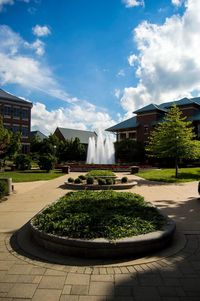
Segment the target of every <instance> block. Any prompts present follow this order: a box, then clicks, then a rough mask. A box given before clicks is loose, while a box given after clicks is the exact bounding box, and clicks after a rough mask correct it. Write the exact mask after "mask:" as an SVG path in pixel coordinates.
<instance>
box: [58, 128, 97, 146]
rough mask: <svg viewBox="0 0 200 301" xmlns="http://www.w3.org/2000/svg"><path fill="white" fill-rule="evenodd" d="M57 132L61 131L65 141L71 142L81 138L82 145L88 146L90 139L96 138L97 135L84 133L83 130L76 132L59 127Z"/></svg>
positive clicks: (89, 132) (88, 132)
mask: <svg viewBox="0 0 200 301" xmlns="http://www.w3.org/2000/svg"><path fill="white" fill-rule="evenodd" d="M56 130H59V131H60V133H61V134H62V136H63V137H64V138H65V140H71V139H75V138H79V140H80V143H83V144H88V140H89V138H90V137H96V136H97V134H96V133H95V132H91V131H83V130H75V129H67V128H60V127H57V129H56Z"/></svg>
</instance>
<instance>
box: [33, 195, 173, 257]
mask: <svg viewBox="0 0 200 301" xmlns="http://www.w3.org/2000/svg"><path fill="white" fill-rule="evenodd" d="M31 230H32V234H33V237H34V239H35V240H36V241H37V242H38V243H39V244H40V245H41V246H43V247H45V248H47V249H50V250H52V251H54V252H58V253H62V254H65V255H70V256H79V257H88V258H117V257H127V256H128V257H129V256H131V257H134V256H138V255H139V256H142V255H144V254H148V253H149V252H152V251H155V250H158V249H161V248H163V247H165V246H167V245H168V244H169V243H170V241H171V240H172V237H173V234H174V231H175V223H174V222H173V221H172V220H169V219H168V218H166V217H164V216H163V215H162V214H161V213H160V212H159V211H158V210H157V209H156V208H154V207H152V206H150V205H149V204H147V203H146V202H145V201H144V199H143V197H141V196H140V195H136V194H132V193H124V192H120V193H119V192H114V191H101V192H90V191H85V192H73V193H72V192H71V193H68V194H67V195H66V196H65V197H63V198H61V199H60V200H58V201H57V202H55V203H54V204H52V205H50V206H49V207H47V208H45V209H44V210H43V211H41V212H40V213H39V214H38V215H36V216H35V217H34V218H33V219H32V220H31Z"/></svg>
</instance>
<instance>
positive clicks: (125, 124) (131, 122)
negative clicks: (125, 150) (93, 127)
mask: <svg viewBox="0 0 200 301" xmlns="http://www.w3.org/2000/svg"><path fill="white" fill-rule="evenodd" d="M137 126H138V124H137V120H136V116H134V117H131V118H129V119H127V120H124V121H122V122H120V123H118V124H116V125H114V126H111V127H110V128H108V129H106V131H109V132H115V131H117V130H121V129H128V128H135V127H137Z"/></svg>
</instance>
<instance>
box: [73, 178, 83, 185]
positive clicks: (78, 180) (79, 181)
mask: <svg viewBox="0 0 200 301" xmlns="http://www.w3.org/2000/svg"><path fill="white" fill-rule="evenodd" d="M74 183H75V184H81V183H83V182H82V180H81V179H80V178H76V179H75V180H74Z"/></svg>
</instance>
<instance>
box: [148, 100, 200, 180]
mask: <svg viewBox="0 0 200 301" xmlns="http://www.w3.org/2000/svg"><path fill="white" fill-rule="evenodd" d="M194 139H195V134H194V129H193V127H192V123H191V122H190V121H186V117H183V116H182V114H181V111H180V110H179V109H178V107H176V106H175V105H174V106H172V107H171V108H170V110H169V111H168V112H167V113H166V115H165V117H164V120H163V122H161V123H159V124H158V126H157V127H156V128H155V130H154V131H153V132H152V133H151V135H150V137H149V144H148V146H147V147H146V150H147V152H148V155H149V156H152V157H157V158H173V159H174V161H175V169H176V172H175V177H176V178H177V177H178V163H179V161H180V159H198V158H199V157H200V141H197V140H194Z"/></svg>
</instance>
